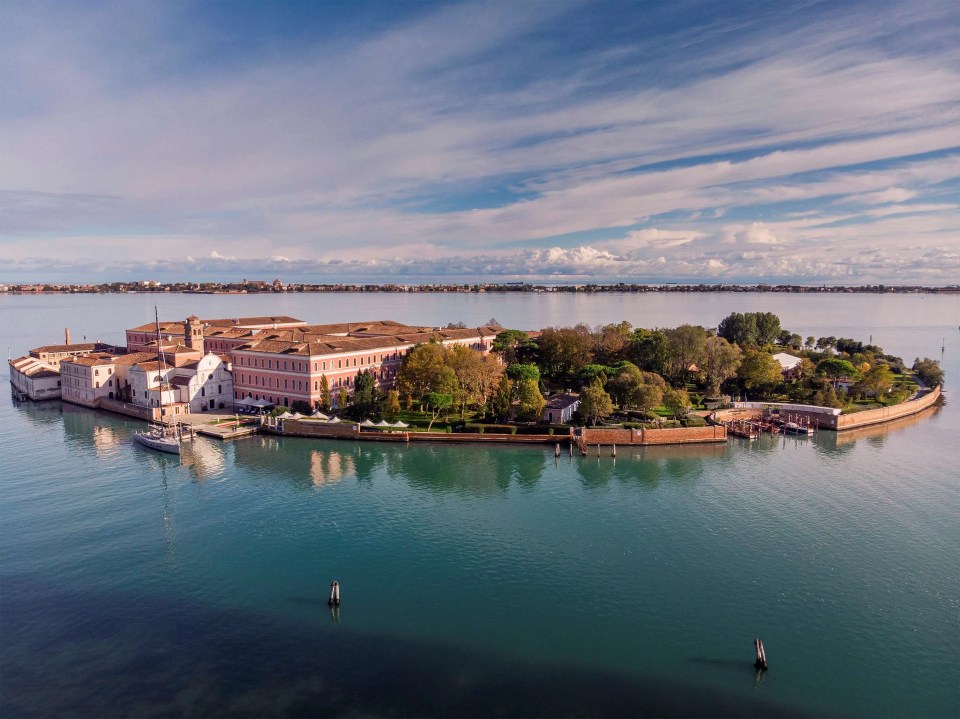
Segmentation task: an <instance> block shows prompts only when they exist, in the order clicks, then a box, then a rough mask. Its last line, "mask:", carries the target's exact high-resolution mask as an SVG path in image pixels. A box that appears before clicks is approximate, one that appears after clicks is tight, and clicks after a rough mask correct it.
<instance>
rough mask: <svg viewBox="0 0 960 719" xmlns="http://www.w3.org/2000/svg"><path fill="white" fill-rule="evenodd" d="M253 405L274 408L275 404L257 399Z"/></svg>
mask: <svg viewBox="0 0 960 719" xmlns="http://www.w3.org/2000/svg"><path fill="white" fill-rule="evenodd" d="M253 404H255V405H256V406H257V407H273V402H268V401H267V400H266V399H256V400H254V401H253Z"/></svg>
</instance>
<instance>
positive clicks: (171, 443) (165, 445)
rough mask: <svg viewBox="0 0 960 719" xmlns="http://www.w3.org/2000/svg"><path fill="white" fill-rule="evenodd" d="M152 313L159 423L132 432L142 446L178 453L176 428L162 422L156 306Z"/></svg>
mask: <svg viewBox="0 0 960 719" xmlns="http://www.w3.org/2000/svg"><path fill="white" fill-rule="evenodd" d="M153 315H154V318H155V319H156V322H157V354H158V355H159V356H160V367H161V371H160V423H159V424H157V423H155V422H151V423H150V426H149V427H148V428H147V429H146V430H142V431H139V432H134V433H133V438H134V440H136V441H137V442H139V443H140V444H142V445H143V446H144V447H149V448H150V449H155V450H157V451H158V452H169V453H170V454H180V437H179V434H178V433H177V430H176V428H174V427H167V426H166V425H165V424H164V423H163V370H166V368H167V366H166V362H165V360H164V358H163V348H162V347H161V345H160V315H159V313H158V312H157V307H156V305H154V307H153Z"/></svg>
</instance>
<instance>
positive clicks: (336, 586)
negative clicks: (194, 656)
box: [333, 582, 763, 649]
mask: <svg viewBox="0 0 960 719" xmlns="http://www.w3.org/2000/svg"><path fill="white" fill-rule="evenodd" d="M333 604H334V606H336V607H339V606H340V582H334V583H333ZM760 648H761V649H763V645H762V644H761V645H760Z"/></svg>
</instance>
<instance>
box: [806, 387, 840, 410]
mask: <svg viewBox="0 0 960 719" xmlns="http://www.w3.org/2000/svg"><path fill="white" fill-rule="evenodd" d="M813 403H814V404H815V405H819V406H820V407H834V408H840V407H843V402H841V401H840V400H839V398H838V397H837V393H836V390H834V389H833V385H832V384H829V383H828V384H825V385H824V386H823V387H821V388H820V389H818V390H817V393H816V394H815V395H813Z"/></svg>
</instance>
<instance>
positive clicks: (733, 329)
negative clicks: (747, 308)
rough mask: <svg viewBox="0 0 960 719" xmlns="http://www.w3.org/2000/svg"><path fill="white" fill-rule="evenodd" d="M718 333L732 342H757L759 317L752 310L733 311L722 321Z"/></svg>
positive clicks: (746, 343)
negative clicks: (743, 312) (743, 311)
mask: <svg viewBox="0 0 960 719" xmlns="http://www.w3.org/2000/svg"><path fill="white" fill-rule="evenodd" d="M717 334H718V335H719V336H720V337H723V338H724V339H725V340H727V342H730V343H731V344H738V345H754V344H757V317H756V315H755V314H753V313H752V312H747V313H746V314H742V313H740V312H731V313H730V314H729V315H727V316H726V317H724V318H723V319H722V320H721V321H720V325H719V326H718V327H717Z"/></svg>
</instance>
